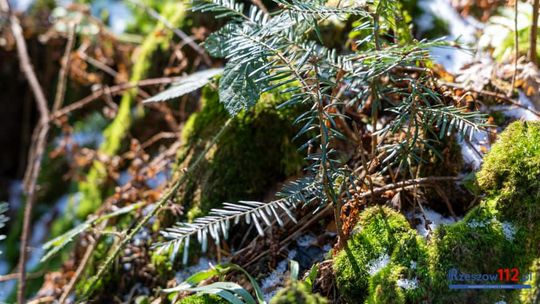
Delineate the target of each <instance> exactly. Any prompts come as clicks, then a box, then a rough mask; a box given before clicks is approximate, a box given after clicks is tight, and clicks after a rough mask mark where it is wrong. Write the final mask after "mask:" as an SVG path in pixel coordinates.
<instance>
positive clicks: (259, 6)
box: [251, 0, 269, 15]
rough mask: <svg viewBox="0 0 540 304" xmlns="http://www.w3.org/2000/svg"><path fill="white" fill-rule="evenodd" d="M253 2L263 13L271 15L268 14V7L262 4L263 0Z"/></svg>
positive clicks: (253, 0)
mask: <svg viewBox="0 0 540 304" xmlns="http://www.w3.org/2000/svg"><path fill="white" fill-rule="evenodd" d="M251 2H252V3H253V4H255V5H256V6H257V7H258V8H259V9H260V10H261V11H263V12H264V13H265V14H267V15H268V14H269V12H268V9H267V8H266V6H265V5H264V3H262V1H261V0H251Z"/></svg>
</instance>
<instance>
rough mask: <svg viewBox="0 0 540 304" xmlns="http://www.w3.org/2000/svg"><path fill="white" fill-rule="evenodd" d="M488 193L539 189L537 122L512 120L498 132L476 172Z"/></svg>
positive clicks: (539, 134)
mask: <svg viewBox="0 0 540 304" xmlns="http://www.w3.org/2000/svg"><path fill="white" fill-rule="evenodd" d="M478 182H479V184H480V186H481V187H482V189H483V190H484V191H486V192H488V193H490V194H493V193H502V194H505V195H506V194H507V193H511V194H512V196H520V197H523V196H528V195H529V194H530V192H529V191H530V190H531V189H532V190H536V191H538V189H540V123H539V122H515V123H512V124H511V125H509V126H508V127H507V128H506V130H505V131H504V132H503V133H501V135H500V136H499V139H498V141H497V143H495V144H494V145H493V147H492V149H491V151H490V153H488V155H487V156H486V157H485V159H484V164H483V166H482V170H481V171H480V172H479V173H478Z"/></svg>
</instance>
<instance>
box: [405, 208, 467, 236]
mask: <svg viewBox="0 0 540 304" xmlns="http://www.w3.org/2000/svg"><path fill="white" fill-rule="evenodd" d="M424 214H425V218H424ZM413 217H414V218H417V219H419V220H420V223H419V224H418V225H416V230H417V231H418V233H419V234H420V235H422V236H423V237H426V238H427V237H428V236H429V235H430V234H431V233H432V232H433V231H434V230H435V228H437V227H438V226H440V225H450V224H453V223H455V222H456V220H454V219H453V218H450V217H445V216H444V215H442V214H440V213H438V212H437V211H435V210H432V209H429V208H425V207H424V213H421V212H418V213H416V214H414V215H413ZM426 219H427V221H428V222H429V223H428V225H427V227H426ZM458 220H459V219H458Z"/></svg>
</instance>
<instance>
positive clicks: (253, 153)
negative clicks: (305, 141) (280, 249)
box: [179, 88, 304, 218]
mask: <svg viewBox="0 0 540 304" xmlns="http://www.w3.org/2000/svg"><path fill="white" fill-rule="evenodd" d="M285 100H286V96H282V95H280V94H278V93H266V94H263V95H262V97H261V99H260V100H259V102H258V103H257V105H256V106H255V107H254V108H253V109H251V110H249V111H244V112H241V113H240V114H238V115H237V117H235V119H234V121H233V123H232V125H231V127H230V128H229V129H228V130H227V131H226V132H225V133H224V134H223V136H222V138H221V139H220V141H219V142H218V143H217V144H216V146H215V147H214V148H213V149H212V150H211V152H210V153H209V155H207V159H206V160H205V162H204V164H203V165H202V166H201V167H200V170H199V171H198V172H197V173H196V174H195V176H194V178H191V179H190V180H189V181H188V183H187V187H186V188H185V191H184V196H183V198H182V200H183V201H184V202H188V203H191V204H190V205H189V210H190V211H189V212H188V214H189V216H190V218H194V217H197V216H200V215H203V214H206V213H207V212H208V211H209V210H210V209H211V208H214V207H217V206H219V205H220V204H221V203H222V202H224V201H237V200H242V199H244V200H245V199H262V198H263V197H264V195H266V194H267V193H268V191H269V189H271V188H272V187H274V186H275V185H276V184H277V183H278V182H281V181H283V180H284V179H285V178H286V177H287V176H290V175H294V174H297V173H299V172H300V170H301V168H302V165H303V163H304V161H303V156H302V154H301V153H300V152H298V150H297V148H298V145H297V144H296V143H292V142H291V139H292V138H293V137H294V135H295V134H296V132H297V130H298V129H297V127H296V126H294V125H293V124H292V121H294V118H295V117H296V115H297V114H298V110H297V109H292V108H285V109H280V110H277V109H276V106H277V105H279V104H280V103H282V102H284V101H285ZM201 101H202V109H201V111H200V112H198V113H196V114H193V115H192V116H191V117H190V119H189V120H188V122H187V123H186V126H185V128H184V131H183V134H182V138H183V140H184V142H185V143H186V145H185V146H184V148H183V149H182V152H181V153H180V155H179V162H180V163H181V166H182V167H186V166H189V164H190V163H191V161H192V160H193V158H194V157H197V156H198V155H199V154H200V153H202V151H203V150H204V148H205V147H206V145H207V144H208V141H209V140H211V139H212V138H213V137H214V136H215V135H216V134H217V133H218V132H219V130H220V129H221V127H222V126H223V124H224V123H225V121H226V120H227V119H228V117H229V116H228V113H227V111H226V110H225V108H224V107H223V105H222V103H221V102H220V101H219V100H218V95H217V93H216V92H215V91H214V90H212V89H210V88H207V89H204V90H203V95H202V99H201Z"/></svg>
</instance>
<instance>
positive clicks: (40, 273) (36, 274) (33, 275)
mask: <svg viewBox="0 0 540 304" xmlns="http://www.w3.org/2000/svg"><path fill="white" fill-rule="evenodd" d="M19 276H20V273H18V272H15V273H10V274H5V275H2V276H0V283H1V282H7V281H11V280H17V279H19ZM41 276H43V271H38V272H31V273H27V274H26V279H27V280H28V279H37V278H39V277H41Z"/></svg>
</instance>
